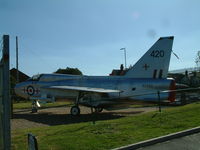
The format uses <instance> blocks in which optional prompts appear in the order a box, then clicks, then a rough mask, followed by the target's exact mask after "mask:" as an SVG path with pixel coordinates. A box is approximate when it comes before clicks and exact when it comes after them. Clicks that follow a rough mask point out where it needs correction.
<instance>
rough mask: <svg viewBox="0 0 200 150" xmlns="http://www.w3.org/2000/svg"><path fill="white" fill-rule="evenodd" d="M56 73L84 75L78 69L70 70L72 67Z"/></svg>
mask: <svg viewBox="0 0 200 150" xmlns="http://www.w3.org/2000/svg"><path fill="white" fill-rule="evenodd" d="M54 73H61V74H72V75H83V74H82V72H81V71H80V70H79V69H78V68H70V67H67V68H66V69H61V68H59V69H58V70H57V71H56V72H54Z"/></svg>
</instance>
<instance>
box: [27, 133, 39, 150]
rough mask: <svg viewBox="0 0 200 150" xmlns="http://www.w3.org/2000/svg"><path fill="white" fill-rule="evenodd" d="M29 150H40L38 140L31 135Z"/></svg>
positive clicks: (29, 136)
mask: <svg viewBox="0 0 200 150" xmlns="http://www.w3.org/2000/svg"><path fill="white" fill-rule="evenodd" d="M28 150H38V144H37V139H36V138H35V136H34V135H32V134H31V133H29V134H28Z"/></svg>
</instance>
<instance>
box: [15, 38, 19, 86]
mask: <svg viewBox="0 0 200 150" xmlns="http://www.w3.org/2000/svg"><path fill="white" fill-rule="evenodd" d="M18 66H19V64H18V37H17V36H16V69H17V83H19V71H18Z"/></svg>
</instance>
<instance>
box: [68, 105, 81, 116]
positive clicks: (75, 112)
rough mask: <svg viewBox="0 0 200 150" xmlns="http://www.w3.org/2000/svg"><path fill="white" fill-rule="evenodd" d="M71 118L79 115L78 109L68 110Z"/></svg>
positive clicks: (75, 107)
mask: <svg viewBox="0 0 200 150" xmlns="http://www.w3.org/2000/svg"><path fill="white" fill-rule="evenodd" d="M70 113H71V115H72V116H78V115H80V108H79V107H78V106H73V107H72V108H71V110H70Z"/></svg>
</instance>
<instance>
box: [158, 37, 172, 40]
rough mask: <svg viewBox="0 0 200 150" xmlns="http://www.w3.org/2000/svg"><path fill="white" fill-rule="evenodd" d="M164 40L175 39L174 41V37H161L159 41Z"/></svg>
mask: <svg viewBox="0 0 200 150" xmlns="http://www.w3.org/2000/svg"><path fill="white" fill-rule="evenodd" d="M164 39H170V40H173V39H174V36H167V37H160V39H159V40H164Z"/></svg>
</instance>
